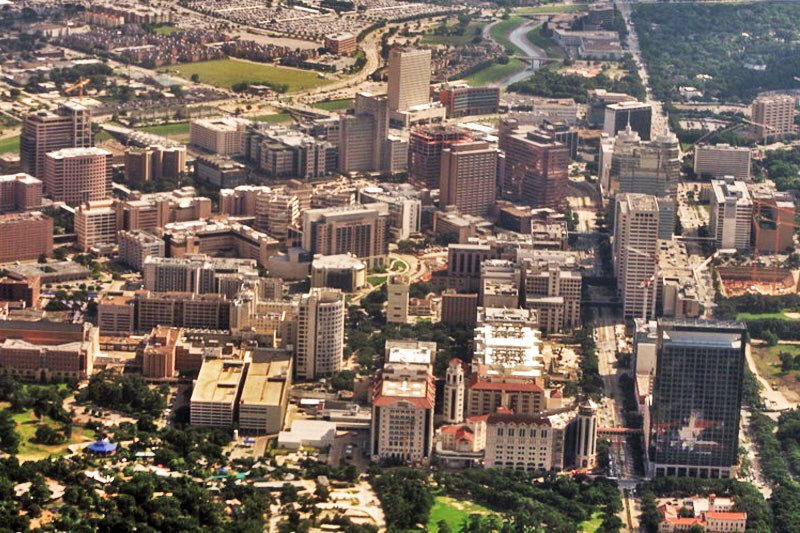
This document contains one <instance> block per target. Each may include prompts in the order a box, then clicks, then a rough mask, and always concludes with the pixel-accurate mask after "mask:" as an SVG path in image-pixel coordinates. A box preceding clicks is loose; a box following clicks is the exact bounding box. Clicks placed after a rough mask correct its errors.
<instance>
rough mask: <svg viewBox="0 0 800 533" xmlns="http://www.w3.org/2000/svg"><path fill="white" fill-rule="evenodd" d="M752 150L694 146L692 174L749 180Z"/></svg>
mask: <svg viewBox="0 0 800 533" xmlns="http://www.w3.org/2000/svg"><path fill="white" fill-rule="evenodd" d="M751 155H752V150H750V148H749V147H747V146H731V145H729V144H713V145H712V144H696V145H695V146H694V173H695V175H697V176H706V175H707V176H711V177H712V178H724V177H725V176H733V177H734V178H735V179H737V180H742V181H748V180H749V179H750V158H751Z"/></svg>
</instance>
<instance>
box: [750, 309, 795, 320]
mask: <svg viewBox="0 0 800 533" xmlns="http://www.w3.org/2000/svg"><path fill="white" fill-rule="evenodd" d="M761 318H777V319H779V320H797V319H795V318H792V317H790V316H786V314H785V313H784V312H783V311H780V312H777V313H739V314H738V315H736V320H759V319H761Z"/></svg>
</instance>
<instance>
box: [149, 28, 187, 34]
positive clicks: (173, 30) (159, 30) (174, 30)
mask: <svg viewBox="0 0 800 533" xmlns="http://www.w3.org/2000/svg"><path fill="white" fill-rule="evenodd" d="M181 31H183V30H182V29H180V28H176V27H175V26H159V27H157V28H154V29H153V33H155V34H156V35H171V34H173V33H178V32H181Z"/></svg>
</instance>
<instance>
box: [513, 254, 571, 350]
mask: <svg viewBox="0 0 800 533" xmlns="http://www.w3.org/2000/svg"><path fill="white" fill-rule="evenodd" d="M522 264H523V270H524V274H523V277H524V285H525V307H526V308H528V309H534V310H536V312H537V314H538V316H539V328H540V329H541V330H542V331H543V332H544V333H548V334H549V333H555V332H558V331H563V330H565V329H575V328H579V327H580V325H581V284H582V282H583V276H582V275H581V272H580V270H579V269H578V267H577V265H574V264H570V263H569V262H568V257H567V256H560V255H559V254H548V253H547V252H546V251H542V252H541V253H540V254H531V256H529V257H527V258H525V259H523V262H522Z"/></svg>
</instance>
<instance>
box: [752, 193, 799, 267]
mask: <svg viewBox="0 0 800 533" xmlns="http://www.w3.org/2000/svg"><path fill="white" fill-rule="evenodd" d="M753 201H754V203H755V204H756V206H757V209H756V212H755V213H756V214H755V216H754V217H753V242H754V244H755V247H756V249H757V250H758V251H759V252H761V253H773V254H778V253H783V252H785V251H786V249H787V248H790V247H792V246H793V245H794V231H795V230H794V228H795V217H796V215H797V208H796V207H795V205H794V200H793V199H792V197H791V195H790V194H789V193H773V194H767V195H758V196H757V195H754V197H753Z"/></svg>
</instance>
